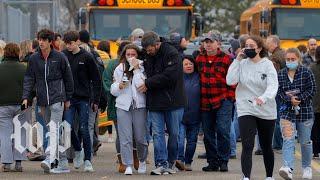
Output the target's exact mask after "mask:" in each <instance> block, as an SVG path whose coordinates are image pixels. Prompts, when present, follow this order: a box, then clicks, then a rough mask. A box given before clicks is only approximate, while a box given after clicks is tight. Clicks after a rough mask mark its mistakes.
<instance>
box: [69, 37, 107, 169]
mask: <svg viewBox="0 0 320 180" xmlns="http://www.w3.org/2000/svg"><path fill="white" fill-rule="evenodd" d="M63 40H64V42H65V44H66V46H67V49H66V50H64V51H63V53H64V54H65V55H66V56H67V58H68V61H69V63H70V67H71V70H72V75H73V82H74V93H73V95H72V98H71V101H70V108H69V109H66V110H65V112H64V119H65V120H66V121H67V122H69V123H70V124H71V126H72V131H71V143H72V145H73V147H74V149H75V158H74V159H73V165H74V167H75V168H76V169H79V168H80V167H81V165H82V164H84V171H85V172H93V171H94V169H93V167H92V163H91V158H92V144H91V139H90V133H89V128H88V121H89V107H90V108H92V110H93V112H97V111H98V104H99V100H100V95H101V87H102V81H101V76H100V74H99V70H98V67H97V66H96V64H95V60H94V59H93V56H92V55H91V54H90V53H89V52H87V51H86V50H84V49H82V48H80V47H79V44H80V42H79V33H78V32H77V31H69V32H67V33H65V34H64V36H63ZM91 95H92V96H91ZM89 102H90V103H89ZM76 112H77V113H78V121H77V122H78V123H79V133H78V134H76V133H75V131H74V126H75V124H73V121H74V118H75V113H76ZM81 140H83V147H84V157H83V153H82V152H81V151H82V147H81Z"/></svg>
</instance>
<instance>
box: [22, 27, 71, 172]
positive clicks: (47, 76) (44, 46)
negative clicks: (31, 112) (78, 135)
mask: <svg viewBox="0 0 320 180" xmlns="http://www.w3.org/2000/svg"><path fill="white" fill-rule="evenodd" d="M37 36H38V40H39V48H40V50H39V51H37V52H35V53H34V54H32V55H31V57H30V60H29V63H28V68H27V72H26V74H25V77H24V82H23V95H22V99H23V105H24V106H25V107H27V106H28V103H29V104H30V102H32V92H33V91H34V89H35V90H36V97H37V104H38V106H39V107H40V111H41V112H40V115H41V116H42V117H43V119H44V120H45V122H46V123H47V124H48V123H49V122H50V121H53V122H54V123H55V124H56V125H57V126H58V124H61V122H62V115H63V110H64V109H68V108H69V106H70V99H71V97H72V94H73V79H72V73H71V69H70V65H69V62H68V60H67V58H66V56H65V55H64V54H62V53H60V52H58V51H56V50H54V49H53V48H52V46H51V43H52V41H53V36H54V33H53V32H52V31H50V30H48V29H43V30H41V31H39V32H38V35H37ZM63 102H64V107H63ZM48 115H50V116H48ZM50 134H51V135H50V136H51V137H52V135H53V134H54V136H56V137H59V136H58V133H57V132H50ZM52 144H53V143H51V144H50V146H49V148H50V149H49V150H46V159H45V160H44V161H42V162H41V167H42V168H43V169H44V171H45V172H46V173H49V172H50V171H51V163H53V161H54V158H56V157H57V156H56V154H55V153H54V152H55V150H56V149H57V147H56V148H55V147H52ZM54 144H56V145H57V146H58V145H59V144H57V143H54ZM52 150H53V152H52ZM52 157H54V158H52ZM59 157H60V161H59V165H58V166H59V169H60V170H63V171H64V172H68V171H69V169H68V161H67V160H66V159H64V158H65V157H66V156H65V153H62V154H61V155H60V156H59Z"/></svg>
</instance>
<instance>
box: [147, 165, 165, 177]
mask: <svg viewBox="0 0 320 180" xmlns="http://www.w3.org/2000/svg"><path fill="white" fill-rule="evenodd" d="M164 173H165V172H164V167H163V166H158V167H156V169H153V170H152V171H151V173H150V174H151V175H162V174H164Z"/></svg>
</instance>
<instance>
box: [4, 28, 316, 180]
mask: <svg viewBox="0 0 320 180" xmlns="http://www.w3.org/2000/svg"><path fill="white" fill-rule="evenodd" d="M221 41H222V39H221V36H220V34H218V33H216V32H208V33H205V34H203V36H202V37H201V46H200V49H199V50H196V51H195V52H194V53H193V55H185V54H184V50H185V49H186V47H187V44H188V42H187V40H186V38H185V37H183V36H181V35H180V34H179V33H172V34H171V35H170V37H169V38H163V37H159V35H158V34H157V33H155V32H146V33H145V32H144V31H143V30H142V29H136V30H134V31H133V32H132V34H131V38H130V40H128V41H127V40H124V41H121V42H119V48H118V53H117V55H118V56H117V57H116V58H113V57H110V43H109V41H101V42H100V43H99V44H98V46H97V48H95V47H94V46H93V45H92V43H91V40H90V36H89V33H88V32H87V31H86V30H83V31H80V32H77V31H69V32H66V33H65V34H64V35H63V36H62V35H60V34H58V33H54V32H52V31H50V30H48V29H42V30H40V31H39V32H38V34H37V39H36V40H33V41H24V42H21V44H20V47H19V45H18V44H15V43H7V44H5V42H3V41H0V60H1V63H0V85H1V87H2V88H0V93H1V94H6V96H1V97H0V141H1V142H10V143H1V146H0V150H1V163H2V164H3V171H5V172H8V171H12V169H11V164H12V163H13V162H14V161H15V168H14V170H15V171H20V172H21V171H23V168H22V164H21V162H22V161H23V160H26V153H27V151H26V152H23V153H21V152H17V151H16V149H15V147H14V146H13V145H12V142H11V140H10V139H8V137H9V136H10V135H11V134H12V133H13V122H12V120H13V118H14V116H16V115H17V114H19V113H21V110H24V109H28V108H29V107H31V106H32V105H34V106H35V107H36V108H35V111H36V121H38V122H39V123H40V124H42V125H43V126H44V132H46V133H50V134H51V135H55V136H57V137H59V135H60V133H61V132H60V131H53V132H52V131H51V130H50V129H47V127H46V125H47V124H48V123H50V122H51V121H53V122H55V123H57V124H59V123H62V122H63V121H66V122H68V123H69V124H70V125H71V135H70V137H71V144H72V148H71V149H73V151H74V153H73V154H72V153H66V152H56V155H57V156H55V157H58V158H56V159H52V158H50V157H52V153H54V152H51V151H45V152H46V155H45V159H44V160H43V161H42V162H41V167H42V168H43V170H44V172H46V173H67V172H70V168H69V165H68V162H73V166H74V168H76V169H79V168H81V167H83V170H84V171H85V172H93V171H94V166H93V163H92V159H93V155H94V153H95V152H96V151H97V149H98V148H99V147H100V146H101V143H100V142H99V139H98V130H97V121H98V112H99V111H102V112H103V111H105V110H106V111H107V115H108V119H109V120H112V121H113V122H114V126H115V129H116V135H117V137H116V141H115V145H116V151H117V157H118V163H119V168H118V171H119V173H124V174H125V175H132V174H133V173H134V169H136V170H137V172H138V173H141V174H144V173H146V172H147V165H146V164H147V163H148V149H149V148H148V147H149V144H150V143H151V142H153V148H154V149H153V150H154V169H152V170H151V175H163V174H175V173H176V169H179V170H181V171H184V170H185V171H192V170H193V168H192V162H193V158H194V154H195V150H196V146H197V141H198V135H199V132H200V131H202V132H203V135H204V145H205V150H206V152H205V154H203V157H205V158H206V160H207V163H208V165H207V166H205V167H203V168H202V170H203V171H206V172H213V171H220V172H227V171H228V163H229V159H236V158H237V157H236V143H237V141H241V143H242V154H241V170H242V173H243V179H244V180H248V179H250V176H251V169H252V153H253V150H254V146H255V144H256V147H257V150H256V152H255V154H256V155H263V159H264V164H265V171H266V180H273V179H274V178H273V173H274V172H273V170H274V150H275V151H282V158H283V166H282V167H281V168H280V169H279V174H280V176H281V177H282V178H284V179H292V178H293V174H294V173H293V172H294V169H295V167H294V160H295V159H294V152H295V143H296V138H298V141H299V143H300V146H301V154H302V165H301V166H302V170H303V174H302V178H304V179H312V168H311V160H312V158H313V157H314V158H317V157H319V153H320V123H319V119H318V118H319V117H320V115H319V114H320V105H319V102H320V99H319V98H320V96H319V94H318V93H319V88H320V68H319V64H320V47H318V46H317V41H316V39H310V40H309V41H308V45H307V47H305V46H303V45H301V46H299V47H297V48H296V47H292V48H288V49H286V50H283V49H281V48H280V39H279V37H278V36H276V35H271V36H269V37H267V39H266V40H263V39H262V38H261V37H257V36H249V35H241V36H240V37H239V39H233V40H232V41H231V42H230V44H231V48H230V49H229V51H227V52H224V51H223V50H222V49H221V48H220V47H221ZM305 49H307V51H305ZM4 77H10V81H7V80H6V79H7V78H4ZM111 131H112V130H110V129H109V138H111V137H112V135H110V134H111ZM166 136H168V140H167V141H166ZM43 139H44V145H43V149H44V150H46V149H47V148H48V146H50V142H49V139H48V138H47V136H44V137H43ZM110 141H112V140H110ZM62 143H63V142H62ZM57 145H59V144H57ZM58 153H59V154H58ZM56 162H58V163H56Z"/></svg>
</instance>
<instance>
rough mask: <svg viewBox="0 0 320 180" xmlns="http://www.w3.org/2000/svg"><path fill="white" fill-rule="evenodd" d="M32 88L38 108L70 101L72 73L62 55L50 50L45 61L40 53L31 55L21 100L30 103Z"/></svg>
mask: <svg viewBox="0 0 320 180" xmlns="http://www.w3.org/2000/svg"><path fill="white" fill-rule="evenodd" d="M34 87H35V90H36V96H37V102H38V104H39V105H40V106H47V105H52V104H55V103H57V102H63V101H66V100H70V99H71V97H72V94H73V78H72V72H71V68H70V65H69V62H68V60H67V58H66V56H65V55H64V54H63V53H60V52H58V51H56V50H54V49H52V50H51V52H50V53H49V56H48V58H47V60H45V59H44V57H43V56H42V54H41V52H40V51H39V52H35V53H34V54H32V55H31V57H30V59H29V63H28V68H27V72H26V74H25V77H24V82H23V95H22V99H28V100H29V101H31V99H32V97H31V95H32V91H33V90H34Z"/></svg>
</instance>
